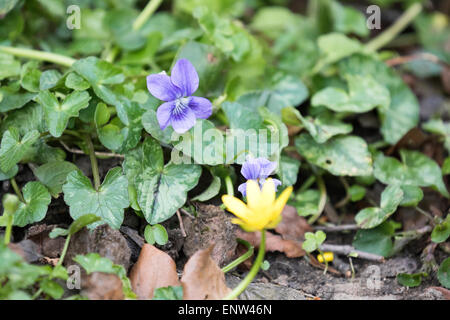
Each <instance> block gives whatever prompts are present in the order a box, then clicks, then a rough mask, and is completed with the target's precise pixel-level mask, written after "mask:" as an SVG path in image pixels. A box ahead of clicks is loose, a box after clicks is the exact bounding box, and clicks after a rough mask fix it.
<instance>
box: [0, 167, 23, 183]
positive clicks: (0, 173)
mask: <svg viewBox="0 0 450 320" xmlns="http://www.w3.org/2000/svg"><path fill="white" fill-rule="evenodd" d="M18 171H19V167H18V166H17V165H15V166H13V167H12V168H11V169H10V170H9V171H7V172H3V171H2V170H1V169H0V181H4V180H9V179H11V178H12V177H14V176H15V175H16V174H17V172H18Z"/></svg>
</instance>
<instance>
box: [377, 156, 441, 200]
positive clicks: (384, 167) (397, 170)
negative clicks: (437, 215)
mask: <svg viewBox="0 0 450 320" xmlns="http://www.w3.org/2000/svg"><path fill="white" fill-rule="evenodd" d="M400 158H401V159H402V162H400V161H398V160H397V159H395V158H392V157H385V156H384V155H383V154H382V153H378V154H377V155H376V156H375V162H374V175H375V177H376V178H377V179H378V180H379V181H381V182H383V183H385V184H401V185H409V186H418V187H432V188H433V189H435V190H438V191H439V192H440V193H441V194H442V195H443V196H445V197H447V198H448V197H449V193H448V191H447V188H446V186H445V184H444V181H443V179H442V172H441V168H440V167H439V166H438V164H437V163H436V162H434V161H433V160H432V159H430V158H429V157H427V156H426V155H424V154H423V153H420V152H418V151H409V150H400Z"/></svg>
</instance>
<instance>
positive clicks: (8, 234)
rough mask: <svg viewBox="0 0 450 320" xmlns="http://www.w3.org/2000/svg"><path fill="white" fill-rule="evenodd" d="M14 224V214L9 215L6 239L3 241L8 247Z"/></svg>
mask: <svg viewBox="0 0 450 320" xmlns="http://www.w3.org/2000/svg"><path fill="white" fill-rule="evenodd" d="M13 222H14V216H13V215H12V213H10V214H8V221H7V224H6V230H5V236H4V237H5V238H4V239H3V241H4V243H5V245H8V244H9V243H10V242H11V233H12V226H13Z"/></svg>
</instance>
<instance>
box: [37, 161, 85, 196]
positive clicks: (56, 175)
mask: <svg viewBox="0 0 450 320" xmlns="http://www.w3.org/2000/svg"><path fill="white" fill-rule="evenodd" d="M73 170H77V166H76V165H74V164H73V163H72V162H68V161H51V162H47V163H46V164H44V165H42V166H40V167H38V168H36V169H35V170H34V171H33V172H34V175H35V176H36V177H37V178H38V179H39V181H40V182H42V183H43V184H44V185H45V186H46V187H47V188H48V190H49V191H50V193H51V194H52V196H54V197H56V196H58V194H59V193H60V192H61V191H62V186H63V184H64V183H65V182H66V178H67V175H68V174H69V173H70V172H72V171H73Z"/></svg>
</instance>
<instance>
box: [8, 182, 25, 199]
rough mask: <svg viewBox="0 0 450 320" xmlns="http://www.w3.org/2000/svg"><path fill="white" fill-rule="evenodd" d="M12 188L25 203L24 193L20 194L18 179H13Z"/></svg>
mask: <svg viewBox="0 0 450 320" xmlns="http://www.w3.org/2000/svg"><path fill="white" fill-rule="evenodd" d="M10 181H11V186H12V187H13V189H14V192H15V193H16V194H17V196H18V197H19V200H20V201H21V202H23V203H25V199H24V198H23V195H22V192H20V188H19V186H18V185H17V182H16V179H14V178H11V180H10Z"/></svg>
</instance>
